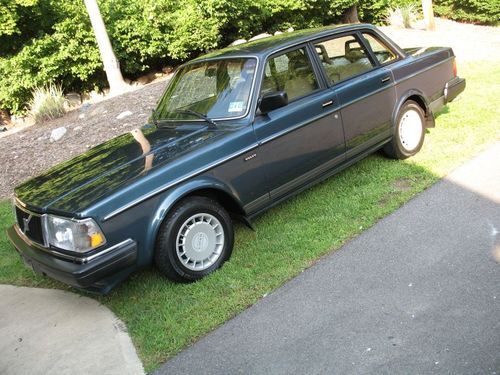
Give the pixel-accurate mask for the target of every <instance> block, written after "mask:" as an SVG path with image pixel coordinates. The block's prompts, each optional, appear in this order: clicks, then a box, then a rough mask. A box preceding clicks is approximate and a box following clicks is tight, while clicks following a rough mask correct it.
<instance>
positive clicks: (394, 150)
mask: <svg viewBox="0 0 500 375" xmlns="http://www.w3.org/2000/svg"><path fill="white" fill-rule="evenodd" d="M409 113H411V114H412V115H413V114H414V113H416V114H418V117H420V128H421V129H420V139H419V140H418V142H416V143H415V142H412V143H407V144H405V143H404V142H403V141H402V140H401V133H400V132H401V121H402V119H403V118H404V117H405V116H408V114H409ZM394 128H395V129H394V135H393V137H392V140H391V141H390V142H389V143H387V144H386V145H385V146H384V148H383V150H384V153H385V154H386V155H387V156H389V157H390V158H393V159H406V158H409V157H410V156H413V155H415V154H416V153H417V152H419V151H420V149H421V148H422V145H423V144H424V139H425V113H424V111H423V110H422V108H421V107H420V106H419V105H418V104H417V103H416V102H414V101H413V100H408V101H406V102H405V103H404V104H403V105H402V106H401V108H400V110H399V112H398V115H397V116H396V124H395V125H394ZM415 140H416V139H415ZM408 146H411V147H408Z"/></svg>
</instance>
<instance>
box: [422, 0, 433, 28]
mask: <svg viewBox="0 0 500 375" xmlns="http://www.w3.org/2000/svg"><path fill="white" fill-rule="evenodd" d="M422 10H423V12H424V20H425V29H426V30H428V31H434V30H436V22H435V21H434V12H433V10H432V0H422Z"/></svg>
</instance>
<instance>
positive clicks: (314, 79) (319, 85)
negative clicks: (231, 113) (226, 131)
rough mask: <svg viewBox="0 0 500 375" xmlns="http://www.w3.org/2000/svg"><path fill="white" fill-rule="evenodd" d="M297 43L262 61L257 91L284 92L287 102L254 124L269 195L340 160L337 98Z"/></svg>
mask: <svg viewBox="0 0 500 375" xmlns="http://www.w3.org/2000/svg"><path fill="white" fill-rule="evenodd" d="M313 53H314V52H313V51H312V49H311V47H310V46H307V45H302V46H298V47H294V48H293V49H289V50H287V51H284V52H280V53H278V54H275V55H273V56H271V57H270V58H268V59H267V61H266V63H265V69H264V74H263V79H262V83H261V89H260V94H261V96H262V95H265V94H267V93H270V92H275V91H286V92H287V94H288V98H289V104H288V105H287V106H285V107H282V108H278V109H276V110H274V111H271V112H270V113H268V114H265V115H262V114H261V115H259V114H258V115H257V116H256V119H255V122H254V129H255V134H256V137H257V141H258V142H259V143H260V147H259V153H261V156H262V159H261V160H262V163H263V167H264V170H265V172H266V175H267V177H268V181H269V191H270V194H271V198H272V199H279V198H280V197H282V196H284V195H286V194H287V193H289V192H291V191H293V190H295V189H297V188H299V187H300V186H302V185H304V184H306V183H307V182H308V181H310V180H312V179H314V178H315V177H318V176H319V175H321V174H322V173H324V172H325V171H327V170H328V169H330V168H332V167H333V166H334V165H336V164H338V163H340V162H341V161H343V159H344V156H345V155H344V153H345V145H344V134H343V129H342V122H341V119H340V116H339V113H338V100H337V98H336V97H335V93H334V92H332V90H329V89H328V88H327V87H326V85H325V82H323V81H322V80H321V77H320V75H319V74H318V73H319V70H318V67H317V66H316V65H315V64H313V63H312V61H311V55H312V54H313Z"/></svg>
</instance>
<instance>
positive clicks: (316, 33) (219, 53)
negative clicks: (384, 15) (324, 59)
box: [192, 23, 374, 62]
mask: <svg viewBox="0 0 500 375" xmlns="http://www.w3.org/2000/svg"><path fill="white" fill-rule="evenodd" d="M366 28H370V29H373V28H374V26H373V25H370V24H359V23H358V24H345V25H332V26H323V27H318V28H313V29H304V30H298V31H293V32H285V33H283V34H279V35H275V36H269V37H265V38H262V39H257V40H254V41H251V42H246V43H242V44H238V45H236V46H230V47H226V48H223V49H220V50H216V51H213V52H210V53H208V54H206V55H203V56H200V57H198V58H196V59H194V60H192V61H193V62H194V61H201V60H208V59H215V58H226V57H235V56H238V57H243V56H257V57H266V56H268V55H270V54H272V53H274V52H275V51H278V50H281V49H285V48H288V47H292V46H294V45H296V44H300V43H304V42H307V41H309V40H311V39H316V38H321V37H323V36H329V35H331V34H335V33H341V32H343V31H352V30H358V29H366Z"/></svg>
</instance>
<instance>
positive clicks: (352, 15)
mask: <svg viewBox="0 0 500 375" xmlns="http://www.w3.org/2000/svg"><path fill="white" fill-rule="evenodd" d="M342 22H343V23H359V17H358V7H357V5H356V4H353V5H351V6H350V7H349V8H347V9H346V10H345V11H344V13H343V14H342Z"/></svg>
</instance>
